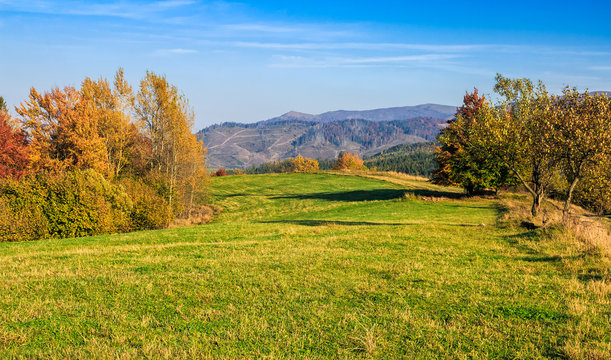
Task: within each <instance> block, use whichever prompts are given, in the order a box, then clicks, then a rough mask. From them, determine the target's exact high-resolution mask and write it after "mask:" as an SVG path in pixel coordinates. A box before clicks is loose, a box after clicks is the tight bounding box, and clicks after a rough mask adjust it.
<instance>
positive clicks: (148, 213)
mask: <svg viewBox="0 0 611 360" xmlns="http://www.w3.org/2000/svg"><path fill="white" fill-rule="evenodd" d="M120 184H121V185H122V186H123V187H124V188H125V191H126V192H127V194H128V195H129V197H130V198H131V201H132V203H133V207H132V209H131V212H130V215H129V218H130V228H131V230H145V229H161V228H164V227H166V226H167V225H168V214H170V216H171V215H172V212H171V211H170V207H169V205H168V202H167V201H166V199H165V197H164V196H163V193H162V192H163V191H164V190H165V187H164V186H162V185H160V184H157V185H158V186H156V187H155V186H152V185H149V184H147V183H145V182H143V181H142V180H141V179H137V180H136V179H128V178H125V179H121V180H120ZM170 219H171V218H170Z"/></svg>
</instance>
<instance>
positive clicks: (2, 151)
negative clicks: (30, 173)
mask: <svg viewBox="0 0 611 360" xmlns="http://www.w3.org/2000/svg"><path fill="white" fill-rule="evenodd" d="M11 123H12V121H11V117H10V115H9V114H8V111H5V110H0V178H5V177H13V178H20V177H22V176H23V175H25V174H26V172H27V168H28V165H29V151H28V141H27V138H26V134H25V133H24V132H23V131H22V130H20V129H15V128H13V127H12V126H11Z"/></svg>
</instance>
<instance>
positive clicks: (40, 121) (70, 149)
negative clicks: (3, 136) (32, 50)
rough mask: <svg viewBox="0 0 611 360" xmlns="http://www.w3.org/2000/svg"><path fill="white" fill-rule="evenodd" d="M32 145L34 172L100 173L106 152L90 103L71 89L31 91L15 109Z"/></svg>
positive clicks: (103, 166) (103, 165)
mask: <svg viewBox="0 0 611 360" xmlns="http://www.w3.org/2000/svg"><path fill="white" fill-rule="evenodd" d="M16 110H17V113H18V114H19V115H20V116H21V121H22V124H23V127H24V129H25V131H26V132H27V133H28V136H29V139H30V141H31V167H32V169H33V170H34V171H37V170H48V171H51V172H60V171H63V170H65V169H71V168H77V169H88V168H91V169H94V170H96V171H98V172H103V170H104V168H105V160H106V149H105V148H104V143H103V140H102V138H101V137H100V136H99V134H98V124H97V119H96V118H95V117H94V116H93V111H92V109H91V107H90V106H89V102H88V101H87V100H86V99H84V98H82V97H81V95H80V93H79V92H78V91H77V90H76V89H75V88H73V87H66V88H64V89H63V90H60V89H58V88H55V89H53V90H51V91H50V92H47V93H44V94H40V93H38V91H36V89H34V88H32V89H31V90H30V96H29V98H28V100H26V101H25V102H23V103H21V104H20V106H19V107H18V108H17V109H16Z"/></svg>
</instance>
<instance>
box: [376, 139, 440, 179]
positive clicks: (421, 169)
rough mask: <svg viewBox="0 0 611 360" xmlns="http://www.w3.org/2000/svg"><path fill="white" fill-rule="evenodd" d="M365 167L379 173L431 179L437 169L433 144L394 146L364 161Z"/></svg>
mask: <svg viewBox="0 0 611 360" xmlns="http://www.w3.org/2000/svg"><path fill="white" fill-rule="evenodd" d="M365 165H366V166H367V167H368V168H369V169H376V170H379V171H395V172H401V173H405V174H409V175H416V176H424V177H431V176H432V174H433V171H435V169H436V168H437V162H436V161H435V145H434V143H433V142H426V143H416V144H400V145H396V146H393V147H391V148H388V149H387V150H384V151H382V152H380V153H378V154H376V155H374V156H372V157H371V158H369V159H365Z"/></svg>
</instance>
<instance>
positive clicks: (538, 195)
mask: <svg viewBox="0 0 611 360" xmlns="http://www.w3.org/2000/svg"><path fill="white" fill-rule="evenodd" d="M532 195H533V205H532V208H531V209H530V213H531V214H532V216H533V217H537V215H538V214H539V208H540V207H541V201H543V192H542V191H537V192H535V193H534V194H532Z"/></svg>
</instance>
